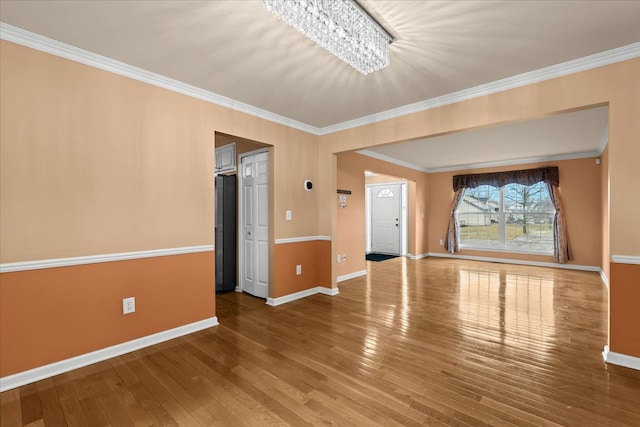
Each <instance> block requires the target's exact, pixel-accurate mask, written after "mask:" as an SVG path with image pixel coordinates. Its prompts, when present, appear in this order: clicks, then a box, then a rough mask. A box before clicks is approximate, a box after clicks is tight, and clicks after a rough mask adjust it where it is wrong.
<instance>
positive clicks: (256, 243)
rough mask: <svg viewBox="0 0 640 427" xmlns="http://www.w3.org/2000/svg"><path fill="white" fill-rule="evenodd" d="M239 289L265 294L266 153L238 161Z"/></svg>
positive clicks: (267, 227) (267, 161)
mask: <svg viewBox="0 0 640 427" xmlns="http://www.w3.org/2000/svg"><path fill="white" fill-rule="evenodd" d="M240 167H241V174H240V175H241V176H240V179H241V180H242V183H241V186H240V191H241V194H240V197H241V201H240V216H241V224H240V236H241V237H240V241H241V243H240V244H241V248H242V249H241V254H240V272H241V274H240V289H241V290H242V291H244V292H247V293H249V294H251V295H255V296H257V297H261V298H266V297H267V296H268V294H269V153H266V152H265V153H258V154H254V155H249V156H245V157H242V159H241V160H240Z"/></svg>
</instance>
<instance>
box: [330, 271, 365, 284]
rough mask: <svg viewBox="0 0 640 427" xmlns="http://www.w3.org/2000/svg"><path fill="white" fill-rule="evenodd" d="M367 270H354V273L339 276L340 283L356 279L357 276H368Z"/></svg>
mask: <svg viewBox="0 0 640 427" xmlns="http://www.w3.org/2000/svg"><path fill="white" fill-rule="evenodd" d="M366 275H367V270H360V271H354V272H353V273H349V274H343V275H342V276H338V279H337V281H338V283H339V282H344V281H345V280H350V279H355V278H356V277H361V276H366Z"/></svg>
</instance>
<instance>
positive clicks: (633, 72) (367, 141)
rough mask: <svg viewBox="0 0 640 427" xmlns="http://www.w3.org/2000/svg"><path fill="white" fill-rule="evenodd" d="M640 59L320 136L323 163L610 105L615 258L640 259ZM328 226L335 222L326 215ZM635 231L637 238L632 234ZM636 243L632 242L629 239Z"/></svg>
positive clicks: (612, 239)
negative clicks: (638, 162) (335, 156)
mask: <svg viewBox="0 0 640 427" xmlns="http://www.w3.org/2000/svg"><path fill="white" fill-rule="evenodd" d="M639 74H640V59H632V60H628V61H624V62H619V63H615V64H612V65H608V66H604V67H599V68H594V69H592V70H588V71H583V72H580V73H575V74H571V75H568V76H564V77H559V78H555V79H551V80H547V81H543V82H540V83H535V84H531V85H527V86H523V87H519V88H515V89H511V90H506V91H503V92H498V93H495V94H491V95H486V96H482V97H478V98H474V99H470V100H467V101H462V102H458V103H454V104H449V105H445V106H442V107H438V108H433V109H429V110H425V111H421V112H418V113H414V114H410V115H406V116H402V117H398V118H395V119H391V120H387V121H383V122H379V123H374V124H371V125H366V126H361V127H358V128H354V129H348V130H344V131H340V132H335V133H332V134H328V135H323V136H321V137H320V142H321V146H322V147H323V153H325V154H324V155H323V157H322V160H321V161H322V162H324V163H325V165H327V166H323V167H325V168H326V167H328V165H330V164H331V160H330V159H329V156H330V154H332V153H339V152H343V151H350V150H357V149H363V148H367V147H371V146H376V145H381V144H388V143H392V142H399V141H405V140H409V139H414V138H421V137H425V136H434V135H440V134H444V133H449V132H457V131H462V130H469V129H476V128H480V127H484V126H493V125H497V124H502V123H510V122H516V121H522V120H527V119H532V118H537V117H543V116H546V115H551V114H559V113H563V112H569V111H574V110H578V109H583V108H588V107H593V106H601V105H606V104H607V103H608V104H609V117H610V123H609V159H610V180H611V181H610V182H611V186H610V188H611V191H610V198H611V209H610V212H611V252H612V253H613V254H628V255H638V254H640V226H639V225H638V222H637V220H636V214H635V213H634V212H637V211H638V210H639V209H640V199H638V198H633V197H626V194H628V192H629V191H634V184H632V183H635V182H638V181H640V179H639V177H638V175H639V174H640V170H639V169H638V168H637V167H635V165H634V160H633V159H637V158H638V157H639V156H640V144H637V143H636V141H638V140H639V138H640V121H639V120H637V115H638V111H639V109H640V105H639V103H640V99H639V98H640V97H638V96H637V94H638V93H639V92H640V79H638V78H637V76H638V75H639ZM322 218H323V223H322V226H323V227H325V228H331V225H330V224H327V222H328V221H329V220H330V219H331V218H332V216H331V215H330V214H329V212H327V211H325V212H324V214H323V216H322ZM630 230H631V235H630V234H629V231H630ZM631 236H633V238H630V237H631Z"/></svg>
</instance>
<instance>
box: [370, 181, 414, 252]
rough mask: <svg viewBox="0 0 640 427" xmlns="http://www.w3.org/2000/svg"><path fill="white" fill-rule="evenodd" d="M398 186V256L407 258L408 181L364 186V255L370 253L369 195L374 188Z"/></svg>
mask: <svg viewBox="0 0 640 427" xmlns="http://www.w3.org/2000/svg"><path fill="white" fill-rule="evenodd" d="M397 184H400V256H407V254H408V247H409V239H408V236H409V230H408V224H409V192H408V184H409V182H408V181H393V182H381V183H376V184H365V191H364V204H365V253H371V228H372V227H371V210H372V209H373V206H372V203H371V194H372V191H373V189H374V188H375V187H384V186H387V185H397Z"/></svg>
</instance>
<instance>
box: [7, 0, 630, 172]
mask: <svg viewBox="0 0 640 427" xmlns="http://www.w3.org/2000/svg"><path fill="white" fill-rule="evenodd" d="M359 3H360V4H361V5H362V6H363V7H364V8H365V9H366V10H367V11H369V12H370V13H371V14H372V15H373V16H374V17H375V18H376V19H377V20H378V21H379V22H380V23H381V24H382V25H383V26H384V27H385V28H386V29H387V30H388V31H389V32H390V33H391V34H392V35H393V36H394V38H395V41H394V42H393V44H392V45H391V49H390V52H391V53H390V57H391V59H390V61H391V65H390V66H389V67H388V68H386V69H384V70H381V71H378V72H375V73H372V74H370V75H367V76H363V75H361V74H360V73H358V72H357V71H355V70H354V69H352V68H351V67H350V66H348V65H346V64H344V63H342V62H341V61H340V60H338V59H337V58H336V57H335V56H333V55H331V54H329V53H327V52H326V51H325V50H324V49H322V48H320V47H319V46H317V45H315V44H314V43H313V42H312V41H310V40H308V39H306V38H305V37H304V36H302V35H301V34H300V33H298V32H297V31H295V30H294V29H292V28H291V27H289V26H287V25H286V24H284V23H283V22H282V21H280V20H279V19H278V18H277V17H275V16H274V15H272V14H271V13H270V12H268V11H267V10H266V9H265V8H264V7H263V5H262V1H261V0H239V1H224V0H216V1H170V0H165V1H109V0H101V1H81V0H72V1H57V0H45V1H37V0H31V1H4V0H2V1H0V20H1V21H2V22H4V23H7V24H10V25H12V26H15V27H19V28H21V29H24V30H27V31H30V32H33V33H36V34H40V35H42V36H46V37H49V38H51V39H54V40H57V41H60V42H63V43H66V44H69V45H72V46H75V47H78V48H81V49H85V50H88V51H90V52H93V53H96V54H99V55H103V56H105V57H108V58H111V59H115V60H117V61H121V62H123V63H126V64H129V65H132V66H135V67H139V68H141V69H144V70H147V71H150V72H153V73H156V74H159V75H161V76H165V77H169V78H171V79H175V80H177V81H180V82H183V83H187V84H189V85H192V86H195V87H197V88H200V89H204V90H206V91H209V92H212V93H214V94H217V95H221V96H223V97H227V98H230V99H231V100H234V101H239V102H241V103H245V104H248V105H250V106H253V107H257V108H259V109H261V110H265V111H267V112H270V113H273V114H277V115H280V116H282V117H285V118H288V119H290V120H293V121H295V122H297V123H300V124H304V125H308V126H311V127H314V128H316V129H320V130H322V128H325V129H326V128H327V127H330V126H336V125H338V124H341V123H344V122H347V121H351V120H356V119H360V118H365V117H368V116H372V115H376V114H380V113H384V112H387V111H388V110H392V109H398V108H402V107H403V106H407V105H410V104H414V103H420V102H424V101H427V100H431V99H433V98H437V97H442V96H445V95H447V94H451V93H453V92H457V91H463V90H466V89H470V88H474V87H477V86H480V85H485V84H488V83H491V82H495V81H498V80H501V79H505V78H508V77H511V76H516V75H520V74H522V73H527V72H531V71H534V70H539V69H541V68H545V67H549V66H553V65H555V64H560V63H563V62H567V61H571V60H575V59H578V58H583V57H585V56H589V55H593V54H596V53H599V52H603V51H607V50H611V49H614V48H619V47H621V46H627V45H630V44H634V43H637V42H638V41H640V1H613V0H611V1H562V0H556V1H526V0H508V1H463V0H458V1H427V0H418V1H403V0H359ZM594 114H595V113H594ZM581 117H582V120H584V121H585V122H582V123H578V120H580V118H581ZM591 118H592V117H591V116H589V115H588V114H586V113H585V115H584V116H580V115H577V116H575V121H573V122H572V123H573V124H572V125H571V127H575V128H584V127H585V126H583V124H584V123H590V122H589V120H590V119H591ZM554 119H556V120H549V121H546V119H545V120H544V121H536V122H535V123H538V124H539V125H540V126H555V125H556V124H559V123H561V122H562V120H561V119H560V118H554ZM530 125H531V126H533V124H530ZM605 126H606V122H605ZM589 128H591V126H590V127H589ZM528 129H530V128H528ZM585 132H586V130H585ZM594 132H595V133H594V135H595V134H596V133H597V134H598V135H596V136H593V135H591V136H590V137H589V138H582V139H583V140H586V139H588V140H590V141H592V142H590V143H588V144H587V143H585V144H584V145H583V146H580V147H578V146H576V144H575V143H571V144H569V143H566V142H562V141H563V140H561V142H560V143H558V144H554V145H553V147H547V148H548V149H544V150H542V149H541V150H540V151H539V152H538V151H536V150H528V151H526V152H524V151H517V152H514V153H511V154H510V156H517V157H518V158H522V157H529V156H542V155H551V154H555V155H558V154H566V153H570V152H586V151H590V150H592V149H593V141H595V139H597V140H598V141H599V140H600V138H601V137H602V133H603V132H604V127H602V128H601V129H597V130H595V131H594ZM479 137H482V138H491V137H492V136H491V131H490V130H484V131H482V133H480V134H477V135H476V136H475V137H474V138H475V139H476V140H477V138H479ZM594 138H595V139H594ZM507 139H509V138H507ZM575 139H580V138H579V137H577V136H576V137H575ZM511 140H513V139H511ZM442 141H444V142H442ZM427 142H428V143H427V144H426V145H425V147H426V148H424V149H425V150H427V151H428V150H432V152H431V154H430V158H434V156H437V152H438V150H435V149H434V147H436V146H440V147H441V150H440V151H443V152H446V153H447V155H448V156H449V157H448V158H451V157H452V156H453V154H452V153H454V152H449V149H448V148H447V146H448V145H449V144H454V145H456V146H459V147H464V143H463V142H460V141H458V140H456V142H451V141H449V140H441V139H439V138H432V139H430V140H429V141H427ZM445 142H446V144H447V146H443V145H441V144H443V143H445ZM418 145H419V144H418ZM418 145H417V143H415V142H414V143H412V144H411V145H406V144H405V145H401V146H399V147H398V155H399V156H400V159H407V158H408V159H411V156H409V157H407V155H406V152H407V151H410V150H411V149H415V148H416V146H418ZM542 145H544V144H537V145H534V146H542ZM578 145H579V144H578ZM510 147H511V148H516V147H517V146H516V145H513V146H510ZM524 147H525V146H524V145H523V146H522V147H519V149H520V148H524ZM527 147H529V146H528V145H527ZM551 148H555V150H551ZM485 150H486V151H489V152H491V151H493V150H490V149H489V150H487V147H485ZM376 151H380V152H384V153H385V155H395V154H394V151H393V149H392V148H389V147H381V148H379V149H376ZM481 151H482V150H481ZM551 151H553V153H552V152H551ZM434 152H435V154H434ZM466 152H468V150H467V149H466V148H464V149H463V148H460V149H459V150H458V152H457V155H455V156H453V157H454V158H455V159H458V160H456V161H459V156H460V155H461V154H464V153H466ZM480 154H481V153H480ZM480 154H479V156H480ZM499 157H500V152H494V153H493V155H489V156H488V158H490V159H491V160H492V161H497V160H501V159H500V158H499ZM474 158H476V157H474ZM480 158H483V157H482V156H480V157H477V159H480ZM464 163H465V164H467V163H469V162H468V161H465V162H464ZM474 163H475V162H474ZM445 164H448V165H449V166H451V165H452V163H451V160H447V159H446V158H444V157H443V158H442V159H441V160H439V161H434V163H432V164H431V163H430V164H429V165H420V166H423V167H429V168H434V167H443V166H442V165H445Z"/></svg>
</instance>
